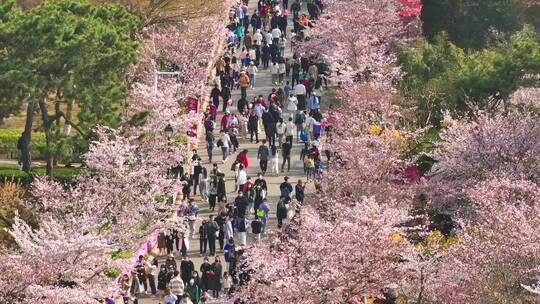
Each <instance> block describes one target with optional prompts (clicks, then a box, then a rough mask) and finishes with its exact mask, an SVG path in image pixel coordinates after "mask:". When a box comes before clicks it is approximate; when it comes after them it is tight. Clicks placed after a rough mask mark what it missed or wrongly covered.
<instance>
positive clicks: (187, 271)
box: [180, 256, 195, 284]
mask: <svg viewBox="0 0 540 304" xmlns="http://www.w3.org/2000/svg"><path fill="white" fill-rule="evenodd" d="M193 270H195V265H194V264H193V261H191V260H190V259H189V257H187V256H186V257H182V262H180V277H181V278H182V281H183V282H184V284H185V282H189V279H190V278H191V274H192V273H193Z"/></svg>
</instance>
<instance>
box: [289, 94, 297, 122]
mask: <svg viewBox="0 0 540 304" xmlns="http://www.w3.org/2000/svg"><path fill="white" fill-rule="evenodd" d="M297 105H298V99H296V96H294V95H293V94H290V95H289V98H288V99H287V107H286V109H287V112H289V113H290V116H289V117H291V118H292V117H294V115H295V114H296V110H298V107H297Z"/></svg>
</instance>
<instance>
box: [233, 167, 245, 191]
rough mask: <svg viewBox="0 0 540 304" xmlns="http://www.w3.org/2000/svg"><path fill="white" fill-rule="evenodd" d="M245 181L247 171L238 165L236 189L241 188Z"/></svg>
mask: <svg viewBox="0 0 540 304" xmlns="http://www.w3.org/2000/svg"><path fill="white" fill-rule="evenodd" d="M245 183H247V173H246V170H244V166H242V165H240V170H239V171H238V175H237V177H236V191H240V190H243V187H244V184H245Z"/></svg>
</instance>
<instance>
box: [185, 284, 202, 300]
mask: <svg viewBox="0 0 540 304" xmlns="http://www.w3.org/2000/svg"><path fill="white" fill-rule="evenodd" d="M186 292H187V293H188V294H189V296H190V298H191V301H193V303H194V304H198V303H199V301H200V298H201V290H200V288H199V286H198V285H197V284H195V280H194V279H193V278H192V279H190V280H189V283H188V285H187V286H186Z"/></svg>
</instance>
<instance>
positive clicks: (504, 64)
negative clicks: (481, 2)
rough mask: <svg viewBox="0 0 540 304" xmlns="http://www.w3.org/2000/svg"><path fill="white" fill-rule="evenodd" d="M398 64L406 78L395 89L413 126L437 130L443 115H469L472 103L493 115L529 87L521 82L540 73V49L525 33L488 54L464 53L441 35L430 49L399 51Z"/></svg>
mask: <svg viewBox="0 0 540 304" xmlns="http://www.w3.org/2000/svg"><path fill="white" fill-rule="evenodd" d="M398 63H399V65H400V66H401V67H402V70H403V72H404V76H403V78H402V80H401V81H400V83H399V88H400V90H401V91H402V93H403V95H404V96H405V97H406V98H407V100H409V101H410V106H411V107H415V108H416V119H417V121H416V123H417V124H419V125H428V124H432V125H435V126H438V125H439V123H440V121H441V119H442V113H443V111H449V112H450V113H458V114H467V113H468V112H469V111H470V108H469V104H468V103H471V102H473V103H474V105H475V106H476V107H478V108H480V109H484V110H492V108H491V107H492V106H494V105H496V104H497V103H498V102H500V101H502V100H505V99H507V98H508V96H509V95H510V94H511V93H513V92H514V91H515V90H516V89H517V88H519V87H520V86H524V85H531V83H527V80H524V78H523V77H524V76H525V75H527V74H537V73H539V72H540V43H539V41H538V38H537V36H536V35H535V34H534V33H533V32H532V31H531V30H529V29H525V30H522V31H520V32H518V33H516V34H514V35H512V36H511V37H510V38H509V39H508V40H504V41H501V42H499V43H497V44H495V45H493V46H491V47H489V48H485V49H482V50H478V51H465V50H463V49H461V48H459V47H457V46H456V45H454V44H453V43H451V42H450V41H449V40H448V38H447V36H446V35H439V36H437V37H436V38H435V40H434V42H433V43H428V42H421V43H420V44H419V45H417V46H416V47H415V48H410V49H409V48H400V49H399V50H398ZM490 98H491V100H490ZM488 100H490V102H488Z"/></svg>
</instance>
